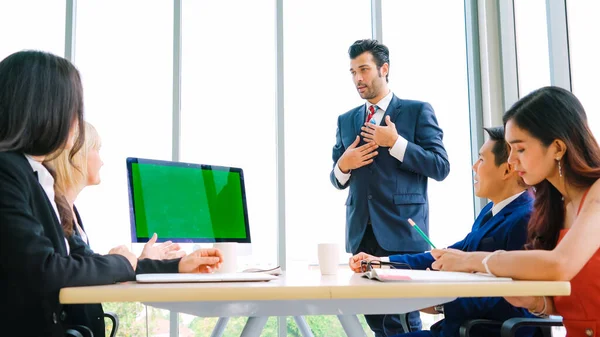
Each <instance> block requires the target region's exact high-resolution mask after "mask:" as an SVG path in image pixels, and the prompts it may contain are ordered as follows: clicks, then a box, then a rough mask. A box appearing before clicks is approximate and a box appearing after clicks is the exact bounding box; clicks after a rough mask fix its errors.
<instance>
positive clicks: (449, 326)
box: [350, 127, 533, 337]
mask: <svg viewBox="0 0 600 337" xmlns="http://www.w3.org/2000/svg"><path fill="white" fill-rule="evenodd" d="M485 130H486V131H487V133H488V134H489V136H490V139H489V140H488V141H487V142H486V143H485V144H483V146H482V147H481V150H480V152H479V159H478V160H477V162H476V163H475V165H473V171H474V172H475V178H474V179H475V194H476V195H477V196H478V197H480V198H488V199H490V200H492V202H490V203H488V204H487V205H486V206H485V207H484V208H483V210H482V211H481V213H479V216H478V217H477V219H476V220H475V223H474V224H473V228H472V230H471V233H469V234H468V235H467V236H466V237H465V238H464V239H463V240H462V241H460V242H457V243H455V244H454V245H452V246H450V248H454V249H460V250H463V251H488V252H491V251H495V250H518V249H522V248H523V245H524V244H525V241H526V239H527V223H528V221H529V216H530V213H531V210H532V208H533V198H532V195H531V193H530V192H529V191H528V190H527V189H526V188H527V186H526V185H525V184H524V183H523V181H522V179H521V178H520V177H519V176H518V175H517V173H516V172H515V171H514V170H513V168H512V167H511V165H510V164H509V163H508V162H507V160H508V154H509V151H510V150H509V147H508V144H506V142H505V141H504V128H503V127H497V128H490V129H485ZM362 260H380V261H390V262H396V263H402V264H407V265H409V266H410V267H411V268H412V269H427V268H430V267H431V264H432V263H433V261H435V260H434V258H433V257H432V256H431V254H430V253H421V254H415V255H391V256H389V257H375V256H371V255H369V254H365V253H359V254H357V255H355V256H353V257H351V258H350V267H351V268H352V270H354V271H355V272H361V268H360V263H361V261H362ZM422 311H423V312H427V313H431V314H435V313H443V314H444V317H445V319H443V320H441V321H439V322H437V323H436V324H434V325H433V326H432V327H431V330H430V331H417V332H412V333H408V334H402V335H401V336H402V337H409V336H410V337H417V336H419V337H425V336H427V337H431V336H434V337H450V336H458V334H459V328H460V325H461V324H462V323H463V322H465V321H467V320H471V319H477V318H486V319H493V320H498V321H504V320H507V319H509V318H513V317H532V316H531V315H530V314H529V313H528V312H527V310H525V309H523V308H517V307H513V306H512V305H510V304H509V303H508V302H507V301H506V300H504V299H503V298H502V297H488V298H459V299H457V300H455V301H452V302H450V303H446V304H444V305H440V306H435V307H433V308H426V309H423V310H422ZM532 333H533V330H531V329H521V330H518V336H520V337H525V336H531V335H532ZM471 335H472V336H481V337H487V336H500V327H498V326H496V327H490V326H488V327H483V328H479V330H474V331H472V332H471Z"/></svg>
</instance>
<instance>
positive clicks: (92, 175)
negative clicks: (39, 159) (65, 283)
mask: <svg viewBox="0 0 600 337" xmlns="http://www.w3.org/2000/svg"><path fill="white" fill-rule="evenodd" d="M101 146H102V140H101V138H100V135H99V134H98V131H97V130H96V128H95V127H94V126H93V125H92V124H90V123H88V122H85V139H84V142H83V146H82V147H81V149H80V150H79V151H78V152H76V153H75V155H74V156H73V157H72V158H71V159H70V160H69V153H68V152H67V151H62V152H61V153H59V154H58V155H56V156H51V157H50V158H52V159H51V160H50V161H48V162H47V163H46V164H48V166H50V167H51V168H52V169H53V170H54V173H55V176H56V179H55V182H54V188H55V189H57V190H60V191H61V192H62V194H63V195H64V196H65V198H66V199H67V202H68V204H69V206H70V208H71V209H70V210H68V211H70V212H72V213H73V229H74V233H75V234H76V235H78V236H79V237H80V238H81V239H82V240H83V242H84V243H86V244H87V245H89V239H88V236H87V234H86V232H85V230H84V229H83V223H82V221H81V217H80V215H79V212H78V211H77V207H75V200H76V199H77V196H78V195H79V193H80V192H81V191H82V190H83V189H84V188H85V187H87V186H94V185H98V184H100V181H101V179H100V168H101V167H102V166H103V165H104V163H103V162H102V159H101V158H100V147H101ZM156 240H157V235H156V234H154V235H153V236H152V238H151V239H150V240H149V241H148V243H146V245H145V246H144V249H143V251H142V254H141V255H140V257H139V259H145V258H150V259H154V260H162V259H174V258H178V257H182V256H184V255H185V252H184V251H182V250H180V246H179V244H176V243H172V242H171V241H167V242H164V243H161V244H158V245H155V243H156ZM117 249H121V247H116V248H113V250H117ZM111 251H112V250H111Z"/></svg>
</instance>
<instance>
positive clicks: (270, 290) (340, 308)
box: [60, 270, 571, 337]
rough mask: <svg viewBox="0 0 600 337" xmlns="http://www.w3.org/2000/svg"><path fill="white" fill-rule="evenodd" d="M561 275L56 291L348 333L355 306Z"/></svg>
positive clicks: (503, 290)
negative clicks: (331, 325)
mask: <svg viewBox="0 0 600 337" xmlns="http://www.w3.org/2000/svg"><path fill="white" fill-rule="evenodd" d="M570 291H571V288H570V283H569V282H553V281H497V280H494V279H493V278H491V279H490V281H489V282H488V281H485V282H386V283H383V282H379V281H372V280H368V279H365V278H361V277H360V275H359V274H354V273H352V272H351V271H349V270H348V271H340V273H339V274H338V275H333V276H322V275H321V274H320V273H319V271H304V272H289V273H286V274H285V275H283V276H280V277H279V279H278V280H274V281H269V282H235V283H163V284H157V283H155V284H139V283H135V282H127V283H121V284H115V285H106V286H91V287H72V288H63V289H62V290H61V291H60V302H61V303H63V304H80V303H101V302H143V303H144V304H147V305H150V306H153V307H156V308H160V309H168V310H171V311H175V312H182V313H186V314H190V315H195V316H200V317H223V319H221V320H220V322H219V324H217V327H216V328H215V331H214V332H213V336H218V335H219V334H220V333H222V330H223V329H224V324H226V323H227V317H235V316H246V317H250V318H249V319H248V322H247V323H246V326H245V327H244V330H243V332H242V334H241V336H243V337H253V336H260V333H261V331H262V330H263V328H264V326H265V324H266V322H267V318H268V317H269V316H294V318H295V319H296V322H297V323H298V324H299V328H300V331H301V332H302V333H303V335H304V336H312V334H311V333H310V329H309V328H308V326H307V325H306V323H305V322H304V320H303V319H302V316H306V315H337V316H338V318H339V320H340V322H341V323H342V327H343V328H344V330H345V332H346V334H347V335H348V336H350V337H358V336H360V337H362V336H366V334H365V332H364V330H363V329H362V327H361V325H360V323H359V321H358V318H357V317H356V315H358V314H391V313H406V312H410V311H414V310H418V309H421V308H425V307H430V306H433V305H437V304H442V303H446V302H450V301H452V300H454V299H455V298H457V297H489V296H543V295H545V296H561V295H569V294H570Z"/></svg>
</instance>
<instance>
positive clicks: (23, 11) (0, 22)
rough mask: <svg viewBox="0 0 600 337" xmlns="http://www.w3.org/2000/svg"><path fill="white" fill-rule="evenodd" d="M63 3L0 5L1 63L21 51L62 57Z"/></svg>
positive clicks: (22, 0)
mask: <svg viewBox="0 0 600 337" xmlns="http://www.w3.org/2000/svg"><path fill="white" fill-rule="evenodd" d="M65 12H66V11H65V0H48V1H42V0H19V1H2V2H0V32H1V33H0V60H2V59H4V58H5V57H6V56H8V55H10V54H12V53H14V52H17V51H19V50H23V49H36V50H42V51H46V52H51V53H53V54H56V55H61V56H62V55H64V51H65Z"/></svg>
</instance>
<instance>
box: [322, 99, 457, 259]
mask: <svg viewBox="0 0 600 337" xmlns="http://www.w3.org/2000/svg"><path fill="white" fill-rule="evenodd" d="M388 115H389V116H390V120H391V122H392V123H394V124H395V125H396V130H397V131H398V134H399V135H400V136H402V137H404V139H406V140H407V141H408V146H407V148H406V152H405V155H404V159H403V161H399V160H398V159H396V158H395V157H393V156H392V155H390V153H389V151H388V148H379V149H378V150H377V151H378V155H377V156H376V157H375V158H374V161H373V163H371V164H369V165H367V166H363V167H361V168H358V169H355V170H352V172H351V176H350V180H349V181H348V182H347V183H346V184H345V185H341V184H340V182H339V181H338V180H337V178H336V177H335V174H334V172H333V170H332V171H331V173H330V180H331V183H332V184H333V186H335V187H336V188H338V189H345V188H347V187H350V191H349V193H348V199H347V200H346V206H347V207H346V251H347V252H350V253H356V250H357V249H358V247H359V245H360V242H361V240H362V238H363V235H364V233H365V230H366V227H367V223H368V222H369V220H370V221H371V224H372V226H373V232H374V234H375V238H376V239H377V242H378V243H379V245H380V246H381V247H382V248H383V249H385V250H388V251H393V252H401V251H402V252H422V251H425V250H428V249H429V245H428V244H427V243H426V242H425V241H424V240H423V239H422V238H421V237H420V236H419V234H418V233H417V232H416V231H415V230H414V229H412V228H411V226H410V224H409V223H408V222H407V220H408V219H409V218H412V219H413V220H414V221H415V222H416V223H417V225H418V226H419V227H420V228H421V229H422V230H423V231H424V232H425V233H428V232H429V205H428V201H427V178H428V177H429V178H433V179H435V180H438V181H441V180H443V179H445V178H446V177H447V176H448V173H449V172H450V163H449V162H448V155H447V154H446V150H445V149H444V144H443V143H442V138H443V132H442V129H441V128H440V127H439V126H438V123H437V119H436V117H435V114H434V112H433V109H432V107H431V105H429V104H428V103H424V102H419V101H410V100H401V99H399V98H397V97H396V96H393V97H392V100H391V101H390V104H389V106H388V108H387V110H386V112H385V115H384V117H383V119H382V122H381V125H386V124H385V116H388ZM365 119H366V108H365V105H361V106H359V107H357V108H354V109H352V110H350V111H348V112H346V113H345V114H343V115H341V116H339V117H338V124H337V131H336V143H335V146H334V147H333V156H332V157H333V165H334V167H335V165H337V162H338V160H339V159H340V157H341V156H342V154H344V151H346V149H347V148H348V147H349V146H350V145H351V144H352V143H353V142H354V140H355V139H356V136H357V135H360V132H361V127H362V126H363V124H364V122H365ZM362 144H364V142H363V141H362V137H361V143H360V145H362ZM360 145H359V146H360Z"/></svg>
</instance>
